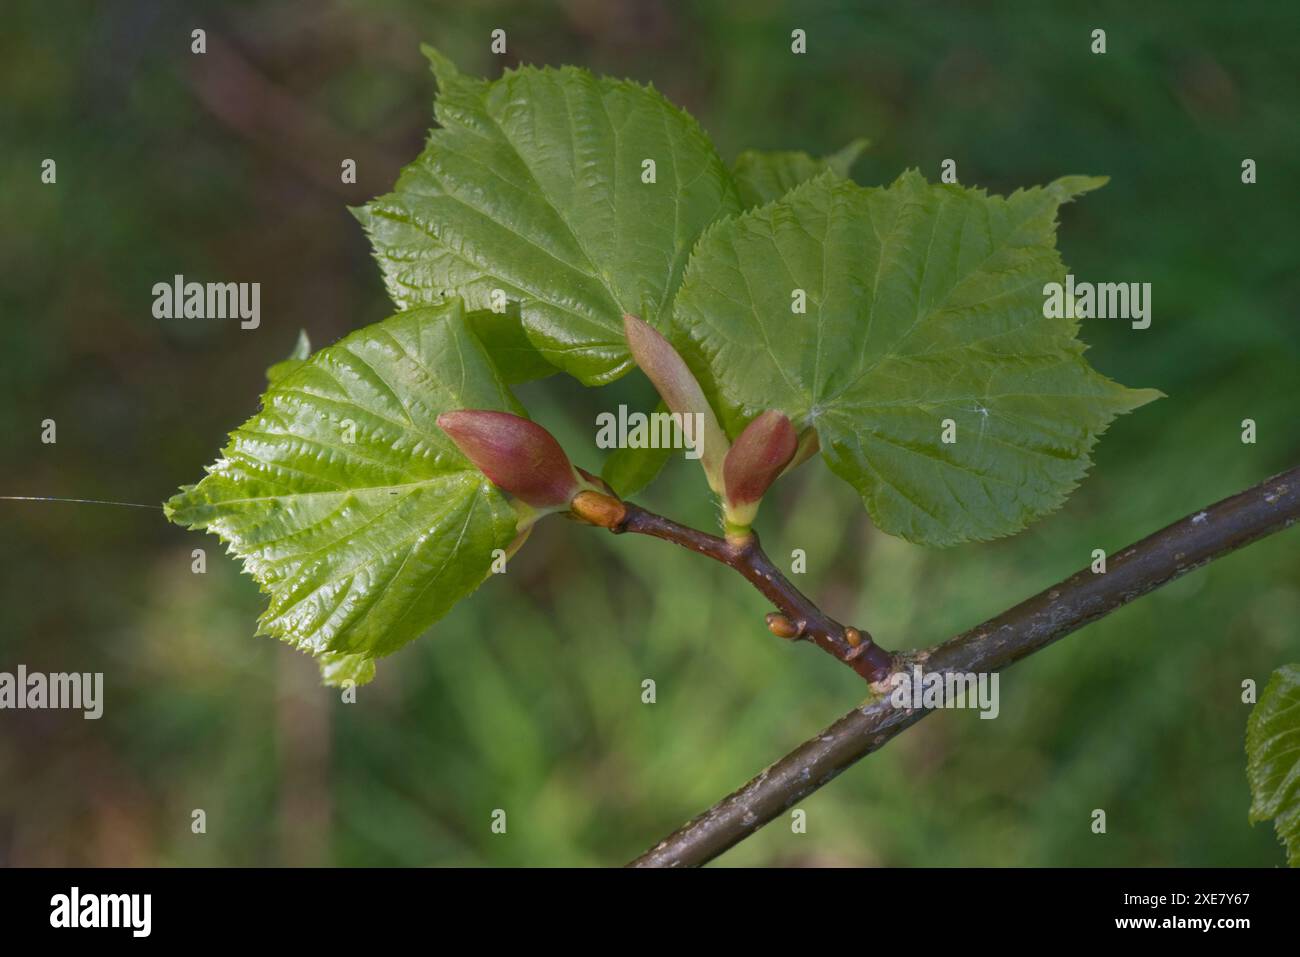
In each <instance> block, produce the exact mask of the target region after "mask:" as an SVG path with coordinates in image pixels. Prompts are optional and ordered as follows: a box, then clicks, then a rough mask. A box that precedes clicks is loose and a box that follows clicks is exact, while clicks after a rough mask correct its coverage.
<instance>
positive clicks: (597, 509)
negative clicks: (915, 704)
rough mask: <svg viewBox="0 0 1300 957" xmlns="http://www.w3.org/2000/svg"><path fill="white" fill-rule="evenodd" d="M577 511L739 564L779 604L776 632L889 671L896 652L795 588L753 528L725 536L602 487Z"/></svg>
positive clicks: (577, 504) (581, 498)
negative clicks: (625, 499)
mask: <svg viewBox="0 0 1300 957" xmlns="http://www.w3.org/2000/svg"><path fill="white" fill-rule="evenodd" d="M572 509H573V512H574V513H575V514H576V515H578V516H579V517H581V518H583V519H584V520H586V521H588V522H590V523H591V524H593V525H599V526H601V527H603V528H608V529H609V530H610V531H611V532H613V533H614V534H616V535H621V534H623V533H625V532H632V533H634V534H637V535H649V536H650V537H652V538H662V539H663V540H664V541H668V542H673V543H674V544H677V545H680V546H682V547H683V548H689V549H690V550H691V551H693V552H698V553H699V554H701V555H706V556H708V557H709V558H712V559H713V560H714V561H716V562H721V563H722V564H724V565H726V566H727V567H728V568H734V569H735V570H736V571H738V572H740V574H741V575H743V576H744V578H745V579H746V581H748V582H749V583H750V584H751V585H753V586H754V587H755V588H757V589H758V590H759V591H760V592H761V593H762V594H763V596H764V597H765V598H766V599H767V600H768V601H770V602H771V603H772V604H773V605H775V606H776V608H777V611H778V612H779V613H780V614H779V615H778V616H774V615H769V616H768V628H769V629H770V630H771V631H772V632H773V634H777V635H780V636H781V637H783V638H789V639H791V640H794V641H804V640H806V641H811V642H813V644H815V645H816V646H817V647H818V648H820V649H822V650H823V651H825V652H826V653H828V654H830V655H834V656H835V658H837V659H838V660H840V661H842V662H844V663H845V664H846V665H848V666H849V667H850V668H852V669H853V670H854V671H856V672H857V673H858V674H860V675H861V676H862V677H863V678H865V679H866V680H867V681H871V682H877V681H882V680H883V679H885V678H887V677H888V676H889V673H890V671H891V670H892V665H893V658H892V656H891V655H890V654H889V652H887V651H885V650H884V649H883V648H881V647H880V646H879V645H877V644H876V643H875V641H873V640H872V638H871V635H870V634H869V633H867V632H866V631H863V630H861V629H858V628H852V627H845V626H844V625H841V624H840V623H839V622H838V621H836V620H835V619H834V618H831V617H830V616H829V615H827V614H825V613H824V612H823V611H822V610H821V609H820V608H818V607H817V606H816V605H815V604H813V602H812V601H811V600H809V598H808V597H807V596H806V595H804V594H803V592H801V591H799V589H797V588H795V587H794V585H792V584H791V583H790V580H789V579H788V578H786V577H785V575H784V574H782V573H781V570H780V569H779V568H777V567H776V565H775V564H773V562H772V560H771V559H770V558H768V557H767V554H766V553H765V552H764V551H763V548H762V546H760V545H759V543H758V536H757V535H756V534H754V533H753V532H752V531H751V532H750V533H748V534H747V535H744V536H743V537H727V538H721V537H719V536H717V535H710V534H708V533H707V532H701V531H699V530H698V529H694V528H690V527H688V526H686V525H682V524H680V523H678V522H674V521H673V520H672V519H670V518H665V517H664V516H662V515H656V514H655V513H654V512H650V511H647V510H646V509H644V508H641V507H640V506H639V505H633V504H632V503H630V502H621V501H619V500H618V499H617V498H612V497H610V496H607V495H602V494H600V493H598V492H590V491H589V492H582V493H581V494H579V495H578V497H577V498H575V499H574V501H573V505H572Z"/></svg>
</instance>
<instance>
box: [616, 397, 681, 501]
mask: <svg viewBox="0 0 1300 957" xmlns="http://www.w3.org/2000/svg"><path fill="white" fill-rule="evenodd" d="M667 411H668V406H666V405H665V404H664V403H663V402H660V403H659V404H658V405H657V406H655V413H667ZM673 451H674V450H673V449H672V448H671V447H670V446H669V445H668V444H667V443H664V444H663V445H661V446H660V447H658V448H635V449H634V448H632V447H631V446H619V447H618V448H616V449H614V451H612V452H610V453H609V456H608V457H607V458H606V459H605V463H604V464H603V465H602V466H601V467H600V477H601V478H603V479H604V480H605V481H606V482H607V483H608V484H609V487H610V488H612V489H613V490H614V493H615V494H616V495H618V497H619V498H631V497H632V496H633V495H636V494H637V493H638V492H640V491H641V490H643V489H644V488H645V487H646V486H647V485H649V484H650V483H651V482H653V481H654V480H655V479H656V478H658V477H659V473H660V472H662V471H663V468H664V466H665V465H667V464H668V460H669V459H670V458H672V455H673Z"/></svg>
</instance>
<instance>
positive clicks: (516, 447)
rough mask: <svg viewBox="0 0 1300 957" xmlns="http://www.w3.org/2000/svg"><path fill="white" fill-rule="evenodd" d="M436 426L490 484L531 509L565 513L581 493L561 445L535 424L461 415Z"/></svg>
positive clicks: (475, 412)
mask: <svg viewBox="0 0 1300 957" xmlns="http://www.w3.org/2000/svg"><path fill="white" fill-rule="evenodd" d="M438 426H439V427H440V428H441V429H442V430H443V431H444V432H446V433H447V435H448V436H449V437H450V438H451V440H452V441H453V442H455V443H456V447H457V448H458V449H460V450H461V452H463V453H464V454H465V457H466V458H467V459H469V460H470V461H471V462H473V463H474V465H475V466H477V467H478V469H479V470H480V471H481V472H482V473H483V474H484V475H486V476H487V477H488V478H489V479H491V480H492V484H494V485H496V486H497V487H498V488H500V489H502V490H503V491H506V492H509V493H510V494H511V495H513V496H515V497H516V498H518V499H520V500H521V501H523V502H525V503H526V504H528V505H530V506H532V507H533V508H539V509H560V508H566V507H567V506H568V504H569V502H570V501H571V500H572V499H573V497H574V496H575V495H577V494H578V491H579V489H580V488H581V487H582V483H581V481H580V480H579V478H578V475H577V473H576V472H575V471H574V470H573V466H572V465H571V464H570V463H569V457H568V456H567V455H565V454H564V449H562V448H560V443H559V442H557V441H555V436H553V435H551V433H550V432H547V431H546V430H545V429H544V428H542V427H541V426H540V425H538V424H537V423H536V422H530V421H529V420H528V419H525V418H522V417H520V416H517V415H511V414H510V413H509V412H493V411H490V410H485V409H462V410H461V411H459V412H444V413H443V414H442V415H440V416H438Z"/></svg>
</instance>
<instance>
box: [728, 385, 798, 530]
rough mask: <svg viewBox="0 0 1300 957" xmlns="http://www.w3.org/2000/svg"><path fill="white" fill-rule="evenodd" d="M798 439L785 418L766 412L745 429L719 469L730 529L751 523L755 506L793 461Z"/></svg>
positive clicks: (756, 510)
mask: <svg viewBox="0 0 1300 957" xmlns="http://www.w3.org/2000/svg"><path fill="white" fill-rule="evenodd" d="M798 446H799V435H798V433H797V432H795V430H794V426H793V425H792V424H791V423H790V420H789V419H788V418H786V417H785V415H784V414H782V413H780V412H777V411H776V410H774V409H769V410H768V411H766V412H764V413H763V414H762V415H760V416H759V417H758V418H756V419H754V421H753V422H750V423H749V425H747V426H745V431H743V432H741V433H740V435H739V436H737V437H736V444H735V445H733V446H732V447H731V450H730V451H729V452H728V453H727V457H726V460H725V461H724V463H723V466H722V475H723V480H724V484H725V487H726V503H725V504H726V512H727V516H726V517H727V522H728V524H729V525H734V526H738V527H745V526H748V525H750V524H752V523H753V521H754V516H755V515H756V514H757V512H758V503H759V502H760V501H762V499H763V495H764V494H765V493H766V492H767V490H768V487H769V486H770V485H771V484H772V482H773V481H774V480H775V479H776V477H777V476H778V475H780V474H781V470H782V469H783V468H785V467H786V464H787V463H788V462H789V461H790V460H791V459H792V458H794V453H795V450H796V449H797V448H798Z"/></svg>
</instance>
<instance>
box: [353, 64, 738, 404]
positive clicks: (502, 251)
mask: <svg viewBox="0 0 1300 957" xmlns="http://www.w3.org/2000/svg"><path fill="white" fill-rule="evenodd" d="M425 54H426V55H427V56H428V57H429V59H430V61H431V62H432V64H433V69H434V73H435V74H436V76H437V79H438V85H439V88H440V93H439V97H438V100H437V102H436V106H435V112H436V115H437V119H438V123H439V124H440V126H441V128H440V129H436V130H434V131H433V133H432V134H431V135H430V136H429V140H428V144H427V146H426V147H425V149H424V152H423V153H421V154H420V156H419V158H418V159H416V161H415V162H414V163H412V164H411V165H410V166H408V167H406V168H405V169H404V170H403V171H402V175H401V177H400V178H399V179H398V181H397V186H396V188H395V189H394V191H393V192H392V193H390V194H388V195H387V196H383V197H380V198H379V199H376V200H374V201H372V202H371V203H369V204H367V205H366V206H365V207H364V208H362V209H361V210H358V211H356V212H357V216H358V218H359V219H360V220H361V221H362V223H363V224H364V225H365V227H366V230H367V232H368V233H369V235H370V239H371V242H372V244H373V246H374V250H375V256H376V258H377V259H378V261H379V264H380V266H381V267H382V269H383V272H384V278H385V281H386V283H387V286H388V291H389V294H390V295H391V296H392V298H393V300H394V301H395V302H396V303H397V304H398V306H399V307H401V308H407V307H410V306H413V305H418V304H422V303H430V302H436V301H438V300H440V299H442V298H443V297H445V296H462V297H463V298H464V300H465V303H466V307H467V308H468V309H471V310H478V309H486V308H488V307H489V305H490V299H491V295H492V291H493V290H494V289H500V290H502V291H504V293H505V294H506V296H507V297H508V298H509V299H511V300H516V301H518V303H519V309H520V316H521V319H522V322H523V327H524V330H525V331H526V333H527V336H528V338H529V340H531V342H532V343H533V345H534V346H536V347H537V349H538V351H540V353H541V355H542V356H543V357H544V358H545V359H546V361H548V362H550V363H551V364H553V365H555V366H558V367H559V368H561V369H563V370H564V371H566V372H569V373H571V374H572V375H574V376H576V377H577V378H578V379H580V380H582V381H583V382H584V383H586V384H588V385H595V384H600V383H604V382H609V381H611V380H613V379H616V378H618V377H619V376H620V375H622V374H623V373H624V372H626V371H627V370H628V369H630V368H631V366H632V362H631V359H630V357H629V356H628V351H627V345H626V343H625V342H624V339H623V326H622V320H623V314H624V313H629V312H630V313H634V314H636V315H639V316H641V317H642V318H643V319H645V320H646V321H647V322H649V323H651V324H652V325H655V326H659V327H666V326H667V325H668V323H669V318H670V315H671V311H672V299H673V296H674V294H675V293H676V291H677V289H678V287H679V285H680V283H681V277H682V273H683V271H684V270H685V268H686V260H687V257H688V256H689V254H690V251H691V248H692V247H693V246H694V245H695V241H696V240H697V239H698V238H699V236H700V234H701V232H702V231H703V230H704V228H705V227H706V226H708V225H709V223H711V222H713V221H714V220H716V219H718V218H719V217H722V216H726V215H729V214H731V213H734V212H736V211H737V210H738V209H739V201H738V199H737V197H736V191H735V186H734V184H733V183H732V180H731V176H730V174H729V172H728V171H727V168H726V166H725V165H724V164H723V163H722V161H721V160H720V159H719V158H718V156H717V154H716V152H715V151H714V149H713V146H712V145H711V144H710V142H709V140H708V138H707V137H706V136H705V134H704V133H703V131H702V130H701V129H700V128H699V125H698V124H697V123H696V122H695V121H694V120H693V119H691V118H690V117H689V116H687V115H686V114H685V113H683V112H682V111H681V110H679V109H677V108H676V107H674V106H673V105H672V104H671V103H669V102H668V101H667V100H666V99H664V97H663V96H661V95H660V94H659V93H658V92H657V91H655V90H654V89H650V88H646V87H642V86H638V85H636V84H634V83H631V82H628V81H626V80H613V79H609V78H604V77H600V78H598V77H595V76H592V75H591V74H590V73H588V72H586V71H584V70H579V69H576V68H573V67H563V68H561V69H558V70H557V69H549V68H546V69H536V68H532V67H526V68H523V69H520V70H514V71H507V72H506V74H505V75H504V76H502V77H501V78H500V79H498V80H496V81H494V82H488V81H486V80H481V79H475V78H470V77H466V76H463V75H462V74H461V73H459V72H458V71H457V70H456V68H455V67H454V66H453V65H452V64H451V62H450V61H448V60H447V59H446V58H445V57H443V56H441V55H440V54H439V53H437V52H436V51H434V50H431V49H428V48H426V49H425ZM645 160H653V161H654V162H655V182H654V183H645V182H643V181H642V173H643V165H642V164H643V161H645Z"/></svg>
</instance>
